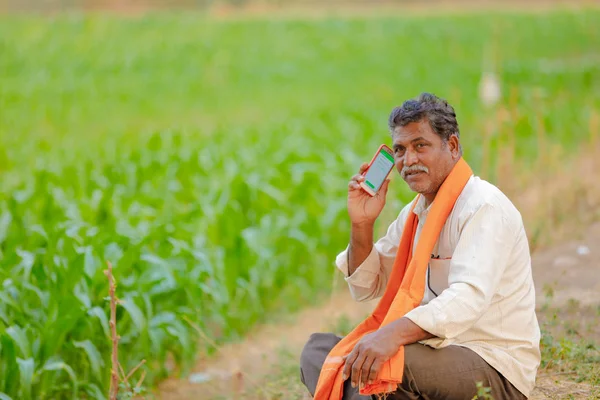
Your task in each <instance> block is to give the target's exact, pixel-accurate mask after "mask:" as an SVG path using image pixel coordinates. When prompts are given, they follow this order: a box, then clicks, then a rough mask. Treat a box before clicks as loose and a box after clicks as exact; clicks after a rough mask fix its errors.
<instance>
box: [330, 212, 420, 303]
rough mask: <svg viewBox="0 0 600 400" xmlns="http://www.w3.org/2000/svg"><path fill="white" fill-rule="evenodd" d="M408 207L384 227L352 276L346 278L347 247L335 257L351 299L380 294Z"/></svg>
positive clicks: (392, 264)
mask: <svg viewBox="0 0 600 400" xmlns="http://www.w3.org/2000/svg"><path fill="white" fill-rule="evenodd" d="M410 205H411V204H409V205H407V206H406V207H404V208H403V209H402V211H401V212H400V215H399V216H398V218H396V220H395V221H394V222H392V224H391V225H390V226H389V227H388V230H387V233H386V235H385V236H383V237H382V238H381V239H379V240H378V241H377V242H376V243H375V244H374V246H373V248H372V249H371V253H369V255H368V256H367V258H366V259H365V260H364V261H363V263H362V264H361V265H360V266H359V267H358V268H357V269H356V270H355V271H354V273H353V274H352V275H350V276H348V247H346V249H345V250H344V251H342V252H341V253H340V254H338V256H337V257H336V259H335V263H336V265H337V267H338V268H339V269H340V271H342V272H343V273H344V276H345V280H346V282H348V287H349V288H350V294H351V295H352V298H353V299H354V300H356V301H367V300H372V299H376V298H378V297H381V296H382V295H383V292H384V291H385V287H386V285H387V281H388V278H389V276H390V274H391V272H392V268H393V266H394V260H395V259H396V252H397V250H398V245H399V243H400V237H401V236H402V230H403V228H404V223H405V221H406V219H407V216H408V213H409V212H410V207H409V206H410Z"/></svg>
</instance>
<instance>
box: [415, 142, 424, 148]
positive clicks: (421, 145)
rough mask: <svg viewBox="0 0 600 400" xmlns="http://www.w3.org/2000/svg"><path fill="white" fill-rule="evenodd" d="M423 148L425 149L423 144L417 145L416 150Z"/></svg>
mask: <svg viewBox="0 0 600 400" xmlns="http://www.w3.org/2000/svg"><path fill="white" fill-rule="evenodd" d="M423 147H425V143H419V144H417V149H422V148H423Z"/></svg>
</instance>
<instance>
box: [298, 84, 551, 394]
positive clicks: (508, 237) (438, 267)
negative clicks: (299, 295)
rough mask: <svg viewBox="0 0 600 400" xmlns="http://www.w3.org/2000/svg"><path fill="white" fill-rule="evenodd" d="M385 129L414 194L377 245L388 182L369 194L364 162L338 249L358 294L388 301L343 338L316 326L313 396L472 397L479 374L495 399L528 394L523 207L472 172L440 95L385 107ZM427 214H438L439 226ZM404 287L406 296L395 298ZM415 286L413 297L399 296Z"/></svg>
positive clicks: (307, 359) (535, 344)
mask: <svg viewBox="0 0 600 400" xmlns="http://www.w3.org/2000/svg"><path fill="white" fill-rule="evenodd" d="M389 128H390V131H391V134H392V141H393V150H394V155H395V156H394V157H395V164H396V168H397V170H398V172H399V173H400V175H401V176H402V178H403V179H404V180H405V181H406V183H407V184H408V186H409V187H410V188H411V190H413V191H414V192H417V193H418V195H417V197H416V198H415V200H413V201H412V202H411V203H410V204H408V205H407V206H406V207H404V209H402V211H401V212H400V215H399V216H398V218H397V219H396V220H395V221H394V222H393V223H392V224H391V225H390V226H389V229H388V231H387V234H386V235H385V236H384V237H383V238H381V239H379V240H378V241H377V242H376V243H375V244H373V225H374V223H375V220H376V219H377V217H378V216H379V214H380V213H381V210H382V209H383V207H384V205H385V198H386V194H387V191H388V184H389V180H388V181H386V182H385V183H384V184H383V186H382V187H381V189H380V190H379V192H378V193H377V195H376V196H374V197H371V196H370V195H368V194H367V193H366V192H365V191H364V190H362V189H361V188H360V186H359V182H361V181H362V180H363V179H364V177H363V176H362V174H363V173H364V172H365V170H366V168H367V166H368V165H367V164H363V165H362V166H361V167H360V170H359V174H357V175H355V176H354V177H353V178H352V179H351V180H350V182H349V185H348V213H349V216H350V222H351V237H350V244H349V246H348V248H347V249H346V250H344V251H343V252H342V253H340V254H339V255H338V257H337V258H336V264H337V267H338V268H339V269H340V270H341V271H342V272H343V273H344V275H345V276H346V278H345V279H346V281H347V282H348V285H349V288H350V292H351V294H352V296H353V298H354V299H355V300H357V301H365V300H370V299H375V298H378V297H381V296H383V298H382V300H381V301H380V303H379V305H378V306H377V309H376V310H375V311H374V314H373V315H372V316H371V317H369V318H370V320H369V318H368V319H367V320H365V322H363V324H361V325H359V326H358V327H357V328H356V329H355V331H353V332H352V333H351V334H349V335H348V336H346V337H345V338H343V339H342V338H339V337H337V336H335V335H333V334H324V333H315V334H313V335H311V337H310V339H309V341H308V343H307V344H306V345H305V347H304V350H303V352H302V355H301V378H302V382H303V383H304V384H305V385H306V387H307V388H308V390H309V392H310V393H311V394H312V395H314V394H315V392H317V395H316V396H315V398H317V399H318V400H322V399H331V398H336V399H338V398H343V399H353V400H358V399H370V398H376V397H375V396H374V395H366V393H383V392H385V393H386V394H387V398H388V399H456V400H470V399H472V398H473V397H474V396H475V395H476V394H477V391H478V389H477V383H478V382H481V384H483V386H486V387H490V388H491V394H492V396H493V398H494V399H496V400H502V399H511V400H512V399H525V398H527V397H528V396H529V394H530V393H531V390H532V389H533V387H534V383H535V375H536V372H537V368H538V366H539V363H540V351H539V340H540V331H539V325H538V321H537V318H536V315H535V292H534V285H533V280H532V274H531V259H530V253H529V246H528V242H527V237H526V233H525V229H524V227H523V222H522V219H521V215H520V214H519V212H518V211H517V209H516V208H515V207H514V206H513V204H512V203H511V202H510V200H509V199H508V198H507V197H506V196H505V195H504V194H503V193H502V192H501V191H500V190H499V189H498V188H496V187H495V186H493V185H492V184H490V183H488V182H486V181H484V180H482V179H480V178H478V177H476V176H473V175H472V172H471V170H470V168H469V167H468V165H467V164H466V162H465V161H464V160H463V159H462V148H461V145H460V142H459V129H458V123H457V121H456V115H455V112H454V109H453V108H452V106H450V105H449V104H448V103H447V102H446V101H445V100H443V99H440V98H438V97H436V96H434V95H432V94H428V93H424V94H421V95H420V96H419V97H418V98H417V99H414V100H408V101H406V102H405V103H404V104H403V105H402V106H401V107H397V108H395V109H394V110H393V111H392V113H391V115H390V118H389ZM459 175H461V176H462V178H460V176H459ZM460 179H462V180H463V181H462V183H460ZM444 183H445V184H444ZM443 184H444V185H443ZM452 191H454V192H456V194H455V195H454V197H453V198H452V196H453V195H452V194H451V192H452ZM442 192H443V193H444V194H443V195H442ZM449 193H450V194H449ZM442 203H445V204H446V205H447V208H448V210H447V212H446V214H443V212H442V213H440V211H439V209H440V207H441V204H442ZM436 207H437V208H436ZM433 213H435V214H433ZM428 215H435V218H437V219H440V218H442V217H439V216H440V215H443V220H442V221H441V222H439V223H438V224H439V228H437V231H436V230H435V228H432V225H433V224H434V222H433V221H430V220H432V218H434V217H429V220H428ZM407 221H408V222H407ZM426 223H428V224H429V225H428V226H429V227H427V228H426V230H427V234H428V235H432V234H431V232H435V235H434V237H433V239H431V240H430V239H427V240H429V242H431V245H430V247H431V255H429V254H428V253H426V254H427V257H426V258H425V261H419V260H415V259H416V258H417V256H418V255H419V254H421V253H424V252H425V251H429V249H425V250H424V248H426V247H427V245H426V244H424V243H425V242H424V241H425V239H422V240H421V242H423V243H419V240H420V238H421V236H425V233H423V232H424V230H423V228H424V227H426ZM432 229H433V230H432ZM411 230H412V231H411ZM409 231H411V232H412V233H410V232H409ZM411 235H412V236H411ZM405 237H406V238H408V239H406V238H405ZM407 242H408V244H407ZM399 245H400V248H399ZM402 257H404V258H405V259H406V260H405V261H402V260H401V258H402ZM419 257H421V256H419ZM419 263H422V264H423V265H424V266H423V267H421V269H419V268H420V267H419V265H420V264H419ZM399 269H401V271H397V270H399ZM415 271H417V272H415ZM413 272H414V276H412V277H411V276H409V275H410V274H412V273H413ZM392 279H393V280H394V281H398V282H391V280H392ZM400 280H401V286H400V282H399V281H400ZM411 280H412V281H414V282H417V283H414V282H412V281H411ZM419 282H424V284H422V287H420V286H419ZM388 283H389V285H388ZM386 287H387V288H388V291H394V293H392V294H388V293H387V292H386ZM415 288H416V289H415ZM401 291H404V292H405V293H409V295H404V297H402V298H401V299H400V300H397V299H398V298H400V297H401V296H400V295H399V294H397V293H396V292H398V293H399V292H401ZM414 293H418V299H417V300H416V301H414V304H413V305H410V304H409V305H406V303H410V301H411V300H410V299H411V297H410V296H411V295H412V294H414ZM421 296H422V297H421ZM413 297H414V296H413ZM392 299H393V302H392ZM383 303H385V304H383ZM402 307H404V308H402ZM398 310H402V311H401V313H400V314H398V315H397V316H394V314H393V313H397V312H398ZM405 311H406V312H405ZM378 312H379V315H378V316H377V315H375V314H377V313H378ZM390 315H391V317H390ZM374 316H375V317H374ZM384 316H385V318H386V319H383V317H384ZM396 317H397V318H396ZM382 319H383V322H382ZM365 324H367V325H365ZM369 324H371V325H369ZM365 327H366V328H365ZM373 327H375V328H373ZM344 346H345V347H344ZM398 360H401V361H400V362H401V363H400V364H398V362H399V361H398ZM324 364H325V366H326V367H324ZM386 365H387V370H385V371H384V369H385V366H386ZM394 374H396V375H398V374H399V376H397V377H396V378H394ZM395 379H396V380H395ZM400 381H401V382H400ZM386 385H387V386H386ZM390 385H391V386H390ZM338 386H339V387H338ZM382 388H383V389H382ZM390 388H391V389H390ZM360 390H362V391H363V394H361V393H360V392H359V391H360ZM335 393H338V394H335ZM342 393H343V395H342ZM342 396H343V397H342Z"/></svg>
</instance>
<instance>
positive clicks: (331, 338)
mask: <svg viewBox="0 0 600 400" xmlns="http://www.w3.org/2000/svg"><path fill="white" fill-rule="evenodd" d="M340 340H342V338H340V337H339V336H336V335H334V334H333V333H313V334H312V335H310V338H309V339H308V342H307V343H306V345H304V349H303V350H302V355H301V356H300V378H301V379H302V383H304V385H305V386H306V388H307V389H308V391H309V392H310V394H311V396H314V394H315V389H316V388H317V382H318V380H319V374H320V373H321V368H322V367H323V363H324V362H325V358H327V355H328V354H329V352H330V351H331V349H333V347H334V346H335V345H336V344H337V343H338V342H339V341H340ZM370 398H371V397H370V396H361V395H359V394H358V389H355V388H353V387H352V385H350V379H347V380H346V382H345V383H344V397H343V400H370Z"/></svg>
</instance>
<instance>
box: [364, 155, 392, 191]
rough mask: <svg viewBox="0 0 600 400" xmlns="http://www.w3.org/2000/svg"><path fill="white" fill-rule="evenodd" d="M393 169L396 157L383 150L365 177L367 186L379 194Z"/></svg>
mask: <svg viewBox="0 0 600 400" xmlns="http://www.w3.org/2000/svg"><path fill="white" fill-rule="evenodd" d="M393 167H394V157H393V156H392V155H391V154H389V153H387V152H386V151H385V150H384V149H381V150H380V151H379V154H377V157H375V161H373V164H371V166H370V167H369V169H368V171H367V174H366V175H365V184H366V185H367V186H368V187H370V188H371V189H372V190H373V191H374V192H377V191H378V190H379V188H380V187H381V185H382V184H383V181H384V180H385V178H386V177H387V175H388V173H389V172H390V170H391V169H392V168H393Z"/></svg>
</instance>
